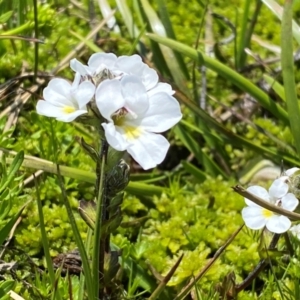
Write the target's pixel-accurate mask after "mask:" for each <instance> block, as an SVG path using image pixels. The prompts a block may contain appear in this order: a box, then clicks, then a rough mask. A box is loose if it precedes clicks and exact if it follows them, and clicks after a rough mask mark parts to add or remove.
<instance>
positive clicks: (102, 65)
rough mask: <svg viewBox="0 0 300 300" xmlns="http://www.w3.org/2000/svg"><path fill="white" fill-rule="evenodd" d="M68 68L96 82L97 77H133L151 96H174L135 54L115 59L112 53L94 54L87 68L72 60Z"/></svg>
mask: <svg viewBox="0 0 300 300" xmlns="http://www.w3.org/2000/svg"><path fill="white" fill-rule="evenodd" d="M70 67H71V69H72V70H73V71H75V72H79V73H80V75H81V76H83V77H86V76H90V77H92V78H97V80H98V79H99V76H100V77H101V76H103V79H106V78H110V79H115V78H116V79H120V78H122V77H123V76H125V75H135V76H137V77H138V78H139V79H140V80H141V81H142V83H143V85H144V87H145V89H146V91H147V92H149V93H151V95H152V94H155V93H159V92H162V91H163V92H165V93H167V94H169V95H173V94H174V91H173V90H172V88H171V86H170V85H169V84H167V83H159V82H158V75H157V73H156V71H155V70H154V69H151V68H149V67H148V65H146V64H145V63H143V61H142V59H141V57H140V56H139V55H136V54H135V55H132V56H120V57H117V56H116V55H114V54H113V53H95V54H93V55H92V56H91V57H90V59H89V61H88V65H87V66H85V65H83V64H82V63H81V62H79V61H78V60H77V59H75V58H74V59H72V60H71V62H70ZM107 74H109V76H108V75H107ZM97 80H96V81H97ZM100 81H101V80H100Z"/></svg>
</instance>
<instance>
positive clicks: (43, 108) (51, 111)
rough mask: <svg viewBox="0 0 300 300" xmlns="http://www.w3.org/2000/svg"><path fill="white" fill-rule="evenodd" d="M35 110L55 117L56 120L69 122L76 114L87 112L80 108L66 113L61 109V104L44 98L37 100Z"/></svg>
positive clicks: (43, 114)
mask: <svg viewBox="0 0 300 300" xmlns="http://www.w3.org/2000/svg"><path fill="white" fill-rule="evenodd" d="M36 111H37V113H38V114H40V115H42V116H46V117H53V118H56V120H58V121H63V122H71V121H73V120H75V119H76V118H77V117H78V116H80V115H83V114H85V113H87V110H86V108H85V110H84V109H82V110H76V111H74V112H72V113H66V112H64V111H63V106H61V107H60V106H56V105H53V104H52V103H49V102H47V101H44V100H39V101H38V102H37V105H36Z"/></svg>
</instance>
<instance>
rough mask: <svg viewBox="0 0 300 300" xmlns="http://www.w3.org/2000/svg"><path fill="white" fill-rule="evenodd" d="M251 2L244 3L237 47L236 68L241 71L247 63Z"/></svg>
mask: <svg viewBox="0 0 300 300" xmlns="http://www.w3.org/2000/svg"><path fill="white" fill-rule="evenodd" d="M251 2H252V1H251V0H245V2H244V9H243V16H242V26H241V30H240V34H239V43H238V45H237V61H236V68H237V69H238V70H239V69H241V68H242V67H243V66H244V64H245V61H246V52H245V48H246V47H247V42H248V41H247V40H246V32H247V25H248V18H249V13H250V4H251Z"/></svg>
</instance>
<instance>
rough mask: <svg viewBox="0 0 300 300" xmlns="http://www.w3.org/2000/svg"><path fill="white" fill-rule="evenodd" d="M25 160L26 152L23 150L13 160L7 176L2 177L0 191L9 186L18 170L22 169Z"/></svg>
mask: <svg viewBox="0 0 300 300" xmlns="http://www.w3.org/2000/svg"><path fill="white" fill-rule="evenodd" d="M23 160H24V152H23V151H21V152H19V153H18V154H17V155H16V156H15V158H14V160H13V161H12V163H11V166H10V169H9V170H8V172H7V173H8V175H7V177H6V178H5V179H4V177H3V178H2V180H1V187H0V193H2V192H3V191H4V189H5V188H7V187H8V185H9V184H10V183H11V181H12V180H14V178H15V175H16V173H17V171H18V170H19V169H20V167H21V165H22V163H23Z"/></svg>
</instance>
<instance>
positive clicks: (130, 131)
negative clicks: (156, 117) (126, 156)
mask: <svg viewBox="0 0 300 300" xmlns="http://www.w3.org/2000/svg"><path fill="white" fill-rule="evenodd" d="M124 131H125V135H126V138H127V139H128V140H134V139H137V138H138V137H139V136H140V134H141V130H140V128H139V127H133V126H124Z"/></svg>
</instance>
